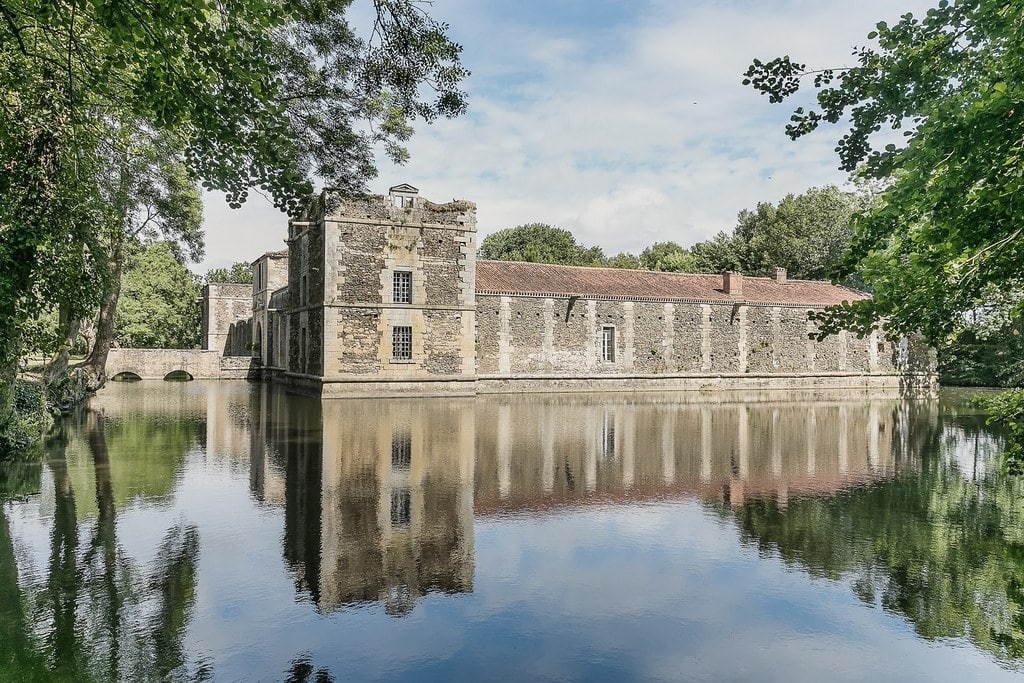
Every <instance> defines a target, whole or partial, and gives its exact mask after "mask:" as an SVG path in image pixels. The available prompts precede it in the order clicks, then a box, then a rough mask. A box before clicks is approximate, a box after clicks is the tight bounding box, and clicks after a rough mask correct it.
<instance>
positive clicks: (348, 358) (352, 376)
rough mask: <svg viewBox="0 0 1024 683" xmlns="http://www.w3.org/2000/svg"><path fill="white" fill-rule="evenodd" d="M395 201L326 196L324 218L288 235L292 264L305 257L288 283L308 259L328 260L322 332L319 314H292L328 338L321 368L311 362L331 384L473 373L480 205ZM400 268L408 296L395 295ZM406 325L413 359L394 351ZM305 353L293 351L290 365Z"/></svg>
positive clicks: (293, 322) (313, 372) (309, 369)
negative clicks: (395, 337)
mask: <svg viewBox="0 0 1024 683" xmlns="http://www.w3.org/2000/svg"><path fill="white" fill-rule="evenodd" d="M393 199H394V198H393V197H381V196H369V197H344V196H340V195H336V194H332V193H326V194H325V195H324V196H323V197H322V198H321V200H320V201H321V206H320V207H319V208H320V210H321V211H323V215H322V217H321V219H320V222H319V223H318V224H317V225H316V226H310V227H308V228H307V229H306V230H305V231H304V232H302V233H297V234H298V235H299V237H293V239H292V240H291V242H290V244H291V245H292V249H293V256H292V259H291V260H292V261H293V262H294V261H296V260H298V261H299V263H298V264H297V265H296V266H295V267H293V269H292V274H291V277H292V280H291V282H292V285H291V287H294V286H295V285H294V283H295V282H296V279H295V278H299V277H301V276H302V274H303V273H305V272H306V271H305V270H304V265H303V263H304V261H303V259H315V258H319V256H318V255H319V254H322V255H323V259H324V261H323V262H324V264H325V265H324V268H323V272H324V274H323V287H324V292H325V296H324V303H323V306H322V307H321V310H322V312H323V323H322V324H323V327H322V332H321V330H320V328H319V327H317V321H315V320H314V319H313V311H312V310H310V311H309V312H308V315H307V316H306V317H302V315H301V314H297V313H294V312H293V313H292V317H291V325H292V327H293V328H294V327H295V326H296V325H298V326H302V325H306V326H307V329H308V330H310V332H311V333H312V332H313V331H314V330H315V331H316V333H317V334H322V340H323V356H322V357H323V366H322V368H321V367H319V366H316V365H315V364H308V365H307V368H306V370H305V372H306V373H307V374H310V375H321V376H322V378H323V381H324V382H351V381H360V380H363V381H365V380H377V381H383V382H412V381H423V380H438V379H446V378H450V379H458V380H464V379H467V378H468V379H472V377H473V375H474V374H475V371H476V368H475V344H474V324H475V299H474V293H473V280H474V276H473V274H472V273H471V272H470V270H471V269H472V268H473V267H474V263H475V257H474V255H475V251H476V246H475V240H476V235H475V230H476V217H475V207H474V205H473V204H471V203H469V202H452V203H449V204H433V203H431V202H428V201H426V200H424V199H422V198H419V197H410V196H405V197H403V198H402V199H403V202H401V203H395V202H393ZM315 215H316V214H315V213H314V214H312V216H314V218H315ZM312 222H314V223H315V222H316V221H315V220H314V221H312ZM302 240H305V246H302V244H301V242H302ZM318 245H319V246H318ZM318 250H319V251H318ZM307 254H308V256H307ZM399 271H401V272H408V273H410V278H411V301H408V302H406V301H395V300H394V277H395V273H396V272H399ZM309 277H310V282H312V281H313V279H312V276H311V275H309ZM311 303H315V301H311ZM399 326H400V327H409V328H411V330H412V354H411V356H412V357H411V358H409V359H396V358H395V357H394V353H393V334H394V329H395V328H396V327H399ZM293 339H295V332H294V331H293ZM312 344H313V342H310V348H311V349H312V348H313V347H312ZM293 346H294V343H293ZM317 350H318V351H319V348H318V349H317ZM299 356H301V353H300V352H297V351H296V350H295V349H293V350H292V357H293V365H295V362H297V361H298V360H299ZM295 367H297V365H295ZM290 369H291V368H290ZM292 371H293V372H299V371H298V370H294V369H293V370H292Z"/></svg>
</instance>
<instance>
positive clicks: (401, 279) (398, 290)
mask: <svg viewBox="0 0 1024 683" xmlns="http://www.w3.org/2000/svg"><path fill="white" fill-rule="evenodd" d="M393 301H394V302H395V303H396V304H411V303H412V273H411V272H409V271H408V270H396V271H395V276H394V289H393Z"/></svg>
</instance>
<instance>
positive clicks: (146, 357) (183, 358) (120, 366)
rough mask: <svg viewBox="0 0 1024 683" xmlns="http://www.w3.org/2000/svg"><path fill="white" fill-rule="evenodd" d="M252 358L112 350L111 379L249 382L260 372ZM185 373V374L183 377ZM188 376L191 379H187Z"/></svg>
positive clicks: (194, 352) (214, 353)
mask: <svg viewBox="0 0 1024 683" xmlns="http://www.w3.org/2000/svg"><path fill="white" fill-rule="evenodd" d="M254 360H255V359H254V358H252V357H250V356H222V355H221V352H220V351H206V350H200V349H111V350H110V354H109V355H108V356H107V377H109V378H113V377H117V376H118V375H121V376H122V377H132V376H134V377H137V378H139V379H167V377H168V375H172V373H176V374H177V377H174V376H173V375H172V378H175V379H178V378H180V379H246V378H248V377H250V376H252V375H254V374H255V372H256V365H255V364H254ZM181 373H185V374H181ZM185 375H187V377H186V376H185Z"/></svg>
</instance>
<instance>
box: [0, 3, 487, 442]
mask: <svg viewBox="0 0 1024 683" xmlns="http://www.w3.org/2000/svg"><path fill="white" fill-rule="evenodd" d="M349 5H350V2H346V1H343V2H337V3H324V2H322V1H321V0H298V1H297V2H288V3H283V2H278V1H276V0H218V1H217V2H215V1H214V0H196V1H195V2H190V3H185V4H178V5H174V6H173V7H172V6H171V5H168V4H166V3H150V2H145V1H143V0H125V1H124V2H117V3H103V2H91V3H82V2H77V1H75V0H57V1H53V0H9V1H7V2H4V3H3V4H2V5H0V19H2V20H0V154H2V158H3V159H5V168H4V173H3V174H0V176H2V177H0V433H2V431H3V428H4V424H5V423H6V422H7V421H8V420H9V418H10V414H11V413H10V406H11V387H12V386H13V379H14V375H15V363H16V360H17V357H18V355H19V352H20V349H21V347H22V342H23V337H24V325H25V323H26V321H28V320H30V319H32V318H33V317H35V316H37V315H38V314H39V313H40V312H41V311H43V310H45V309H47V308H50V307H53V306H54V305H55V304H56V303H58V302H61V303H64V304H66V305H70V306H73V307H74V308H75V309H76V310H74V311H68V315H67V316H66V317H67V319H68V320H73V319H75V318H76V317H80V314H82V313H84V312H85V311H88V310H89V309H90V308H91V307H92V306H93V305H97V304H98V303H99V299H100V298H104V299H109V298H110V297H109V295H110V291H109V289H108V288H107V287H106V286H105V284H104V282H103V281H102V280H103V278H104V277H106V278H107V280H106V282H107V283H109V282H112V281H113V279H111V278H110V277H109V273H108V272H107V271H108V269H107V268H106V267H104V263H103V261H104V259H106V258H107V256H108V254H106V252H105V251H104V248H105V247H109V246H110V244H111V243H106V244H105V243H104V240H103V239H102V236H101V235H97V234H96V232H95V231H94V230H93V227H94V226H104V225H106V223H105V222H104V220H103V216H100V215H98V214H100V213H101V209H102V207H103V206H104V203H103V199H104V192H103V191H102V189H101V188H102V180H103V177H102V176H103V174H104V173H105V172H107V171H109V170H112V168H113V169H116V168H117V167H116V166H115V167H110V166H109V164H108V162H109V160H110V157H111V150H117V149H118V145H117V141H118V140H119V139H120V138H119V136H120V134H121V133H122V132H123V131H125V130H130V131H141V132H144V133H146V134H150V133H152V134H156V133H159V134H166V135H168V136H171V137H172V138H173V139H174V141H175V144H176V145H177V146H178V148H179V150H178V151H179V152H180V153H181V157H180V158H181V159H183V161H184V163H185V167H186V168H187V170H188V172H189V174H190V177H191V178H193V179H198V180H201V181H202V182H203V184H204V185H205V186H206V187H207V188H211V189H218V190H222V191H224V192H225V193H226V194H227V197H228V201H229V203H230V204H231V205H232V206H237V205H239V204H240V203H241V202H243V201H245V199H246V197H247V194H248V192H249V191H250V189H251V188H259V189H260V190H261V191H262V192H264V193H266V194H267V195H268V196H269V197H270V199H271V200H272V201H273V203H274V204H275V205H276V206H277V207H279V208H281V209H282V210H284V211H286V212H288V213H289V214H290V215H297V214H298V213H300V212H301V210H302V208H303V206H304V205H305V203H306V202H307V200H308V198H309V196H310V193H311V190H312V187H313V185H312V179H313V178H321V179H323V181H324V182H326V183H328V184H330V185H332V186H335V187H339V188H341V189H345V190H359V189H364V186H365V182H366V180H367V179H368V178H370V177H372V176H373V175H374V173H375V169H374V164H373V150H374V148H375V146H377V145H380V147H381V148H382V149H383V150H384V151H385V152H386V153H387V154H388V155H389V156H391V158H393V159H395V160H397V161H402V160H404V159H405V158H406V156H407V154H406V151H405V149H404V148H403V146H402V143H403V142H404V141H405V140H406V139H407V138H408V137H409V136H410V135H411V133H412V128H411V125H410V124H411V122H412V121H414V120H416V119H423V120H426V121H428V122H429V121H431V120H433V119H435V118H436V117H438V116H454V115H457V114H460V113H461V112H462V111H464V109H465V106H466V101H465V96H464V93H462V92H461V91H460V90H459V84H460V81H461V80H462V78H463V77H464V76H465V75H466V74H467V72H466V70H465V69H464V68H463V67H462V66H461V64H460V63H459V54H460V52H461V47H460V46H458V45H456V44H454V43H453V42H451V41H450V40H449V39H448V37H447V36H446V31H447V26H446V25H444V24H441V23H438V22H436V21H434V20H433V19H431V18H430V17H429V15H427V14H426V13H425V12H424V11H423V10H422V8H421V7H420V5H419V4H418V3H416V2H414V1H413V0H375V1H374V4H373V6H374V10H375V18H376V21H375V23H374V26H373V29H372V32H371V38H370V39H369V40H368V41H362V40H360V39H358V38H357V37H356V36H355V35H354V33H353V32H352V30H351V28H350V27H349V25H348V21H347V16H346V13H347V11H348V9H349ZM424 86H426V87H424Z"/></svg>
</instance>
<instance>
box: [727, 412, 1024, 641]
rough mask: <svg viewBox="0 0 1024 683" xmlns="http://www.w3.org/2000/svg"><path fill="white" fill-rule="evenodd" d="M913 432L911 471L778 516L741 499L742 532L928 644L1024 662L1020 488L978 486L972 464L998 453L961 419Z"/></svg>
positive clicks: (769, 507) (766, 503)
mask: <svg viewBox="0 0 1024 683" xmlns="http://www.w3.org/2000/svg"><path fill="white" fill-rule="evenodd" d="M918 418H920V416H918ZM918 422H920V419H918ZM920 427H921V425H920V424H919V425H918V429H920ZM919 433H923V434H924V435H925V437H924V438H923V439H922V440H921V441H918V442H917V443H915V444H914V446H915V447H919V448H921V450H920V451H919V452H918V453H917V457H918V461H919V462H920V469H919V471H916V472H914V471H906V472H903V473H901V474H900V475H899V476H897V477H896V478H895V479H892V480H887V481H883V482H878V483H876V484H875V485H873V486H868V487H863V488H858V489H852V490H850V491H847V492H844V493H842V494H840V495H838V496H835V497H812V498H803V499H790V500H789V501H788V505H787V506H786V507H785V508H784V509H783V508H781V507H780V506H779V505H778V504H777V503H776V502H775V501H772V500H752V501H748V502H746V503H745V504H744V505H743V506H742V507H739V508H737V509H736V510H735V514H736V517H737V519H738V521H739V523H740V527H741V530H742V533H743V534H744V535H745V537H746V539H747V540H748V541H751V542H754V543H756V544H757V545H758V546H759V547H760V548H761V549H762V550H764V551H774V552H777V553H778V554H779V555H780V556H781V557H782V559H783V560H784V561H785V562H787V563H791V564H795V565H799V566H801V567H802V568H804V569H806V570H807V571H809V572H810V573H811V574H812V575H816V576H825V577H829V578H834V579H839V578H847V579H849V580H851V582H852V587H853V589H854V591H855V592H856V593H857V595H858V596H859V597H860V598H861V599H862V600H863V601H865V602H867V603H869V604H872V605H878V606H881V607H882V608H884V609H886V610H889V611H891V612H894V613H897V614H901V615H903V616H905V617H906V618H907V619H909V621H910V622H911V623H912V624H913V626H914V629H915V631H916V632H917V633H918V634H920V635H921V636H922V637H924V638H928V639H936V638H948V637H965V638H967V639H969V640H970V641H971V642H973V643H974V644H975V645H977V646H978V647H980V648H982V649H984V650H986V651H988V652H990V653H992V654H994V655H996V656H997V657H1000V658H1004V659H1020V658H1024V510H1022V509H1021V506H1020V500H1021V496H1022V494H1024V484H1022V483H1021V482H1020V481H1018V480H1012V479H1005V478H1000V477H997V476H993V475H986V474H984V473H981V475H980V476H978V477H977V478H975V475H974V472H976V471H977V469H978V462H979V456H980V461H982V462H988V461H990V460H991V458H992V457H993V456H994V454H995V453H997V452H998V450H999V448H998V444H997V443H995V440H994V439H992V437H991V436H990V435H988V434H986V433H985V432H984V431H982V430H981V428H980V424H974V423H973V422H972V420H970V418H969V416H964V415H959V416H954V418H953V420H952V421H950V422H945V421H938V422H936V423H934V424H932V425H930V426H929V428H928V429H921V430H920V432H919ZM972 469H973V471H972Z"/></svg>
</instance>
